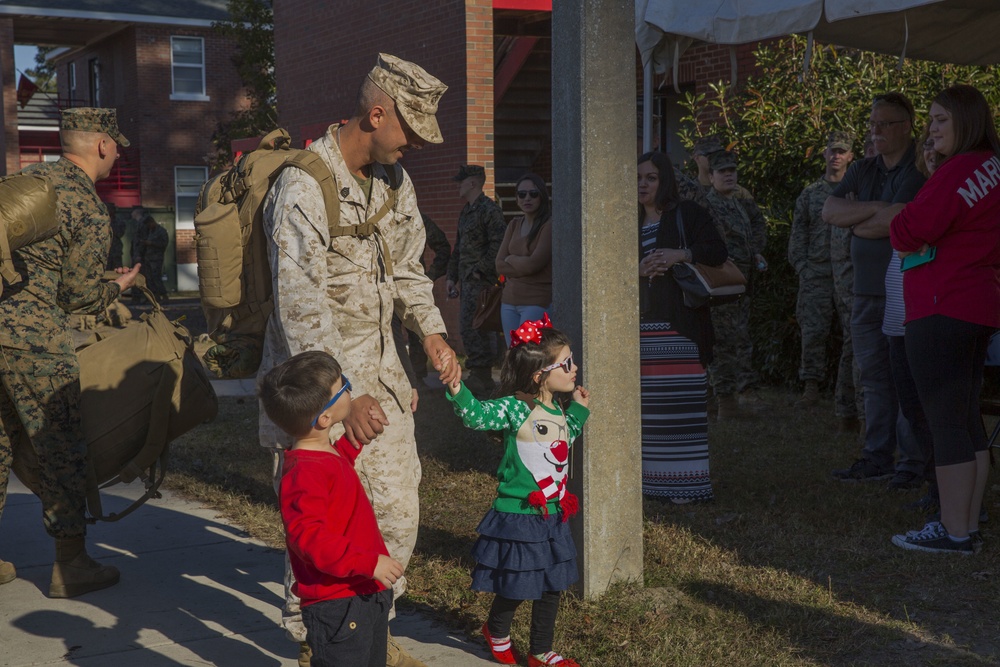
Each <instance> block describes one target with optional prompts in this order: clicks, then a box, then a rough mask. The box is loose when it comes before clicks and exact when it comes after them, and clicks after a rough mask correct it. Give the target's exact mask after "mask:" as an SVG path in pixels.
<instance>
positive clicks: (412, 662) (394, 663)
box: [385, 633, 427, 667]
mask: <svg viewBox="0 0 1000 667" xmlns="http://www.w3.org/2000/svg"><path fill="white" fill-rule="evenodd" d="M388 640H389V641H388V643H387V644H386V648H385V667H427V665H426V664H424V663H422V662H420V661H419V660H417V659H416V658H414V657H413V656H412V655H410V654H409V653H407V652H406V649H405V648H403V647H402V646H400V645H399V644H397V643H396V640H395V639H394V638H393V636H392V634H391V633H390V634H389V637H388Z"/></svg>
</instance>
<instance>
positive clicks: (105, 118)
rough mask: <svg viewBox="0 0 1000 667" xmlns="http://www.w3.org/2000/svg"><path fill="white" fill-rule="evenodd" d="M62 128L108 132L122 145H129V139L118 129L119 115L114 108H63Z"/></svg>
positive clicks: (60, 123) (60, 125)
mask: <svg viewBox="0 0 1000 667" xmlns="http://www.w3.org/2000/svg"><path fill="white" fill-rule="evenodd" d="M59 129H60V130H77V131H79V132H107V134H108V136H110V137H111V138H112V139H114V140H115V142H117V143H118V145H120V146H128V145H129V140H128V139H126V138H125V135H124V134H122V133H121V130H119V129H118V115H117V114H116V113H115V110H114V109H104V108H98V107H77V108H75V109H63V110H62V118H61V119H60V120H59Z"/></svg>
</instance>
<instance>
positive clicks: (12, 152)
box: [0, 19, 21, 174]
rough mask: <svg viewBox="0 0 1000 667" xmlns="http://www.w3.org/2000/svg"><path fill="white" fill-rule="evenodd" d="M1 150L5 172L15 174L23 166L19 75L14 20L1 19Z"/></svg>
mask: <svg viewBox="0 0 1000 667" xmlns="http://www.w3.org/2000/svg"><path fill="white" fill-rule="evenodd" d="M0 85H2V86H3V95H2V97H0V105H2V109H0V119H2V120H3V132H0V150H2V151H3V154H4V156H5V157H6V160H5V164H4V168H5V171H4V174H13V173H14V172H15V171H17V170H18V169H20V168H21V156H20V154H19V153H20V147H19V144H18V140H17V77H16V76H15V72H14V21H13V20H12V19H0Z"/></svg>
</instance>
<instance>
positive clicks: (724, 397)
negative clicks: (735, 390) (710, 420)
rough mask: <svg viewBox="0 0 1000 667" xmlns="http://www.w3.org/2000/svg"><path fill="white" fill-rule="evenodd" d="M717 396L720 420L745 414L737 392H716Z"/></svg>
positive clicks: (737, 417) (736, 417)
mask: <svg viewBox="0 0 1000 667" xmlns="http://www.w3.org/2000/svg"><path fill="white" fill-rule="evenodd" d="M715 398H716V401H717V402H718V404H719V412H718V415H719V417H718V418H719V421H720V422H721V421H725V420H727V419H739V418H740V417H743V416H744V415H743V411H742V410H740V401H739V399H738V398H736V395H735V394H716V395H715Z"/></svg>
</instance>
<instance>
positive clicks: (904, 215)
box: [889, 151, 1000, 327]
mask: <svg viewBox="0 0 1000 667" xmlns="http://www.w3.org/2000/svg"><path fill="white" fill-rule="evenodd" d="M889 238H890V240H891V241H892V247H893V248H895V249H896V250H904V251H910V252H914V251H918V250H920V248H921V247H922V246H923V245H924V244H925V243H926V244H928V245H931V246H936V247H937V256H936V258H935V259H934V261H932V262H928V263H927V264H922V265H920V266H917V267H914V268H912V269H910V270H909V271H907V272H906V273H905V274H904V275H903V299H904V301H905V303H906V321H907V322H910V321H912V320H918V319H920V318H922V317H927V316H929V315H945V316H947V317H952V318H955V319H958V320H962V321H964V322H971V323H973V324H982V325H984V326H989V327H1000V158H998V157H996V156H995V155H993V153H991V152H988V151H978V152H974V153H962V154H960V155H955V156H954V157H952V158H950V159H948V160H947V161H945V163H944V164H942V165H941V166H940V167H939V168H938V170H937V171H936V172H934V175H933V176H932V177H931V178H930V180H928V181H927V183H926V184H924V186H923V188H921V189H920V192H918V193H917V196H916V198H914V200H913V201H912V202H910V203H909V204H907V205H906V208H904V209H903V210H902V211H900V213H899V215H897V216H896V217H895V218H893V220H892V225H891V227H890V235H889Z"/></svg>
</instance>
